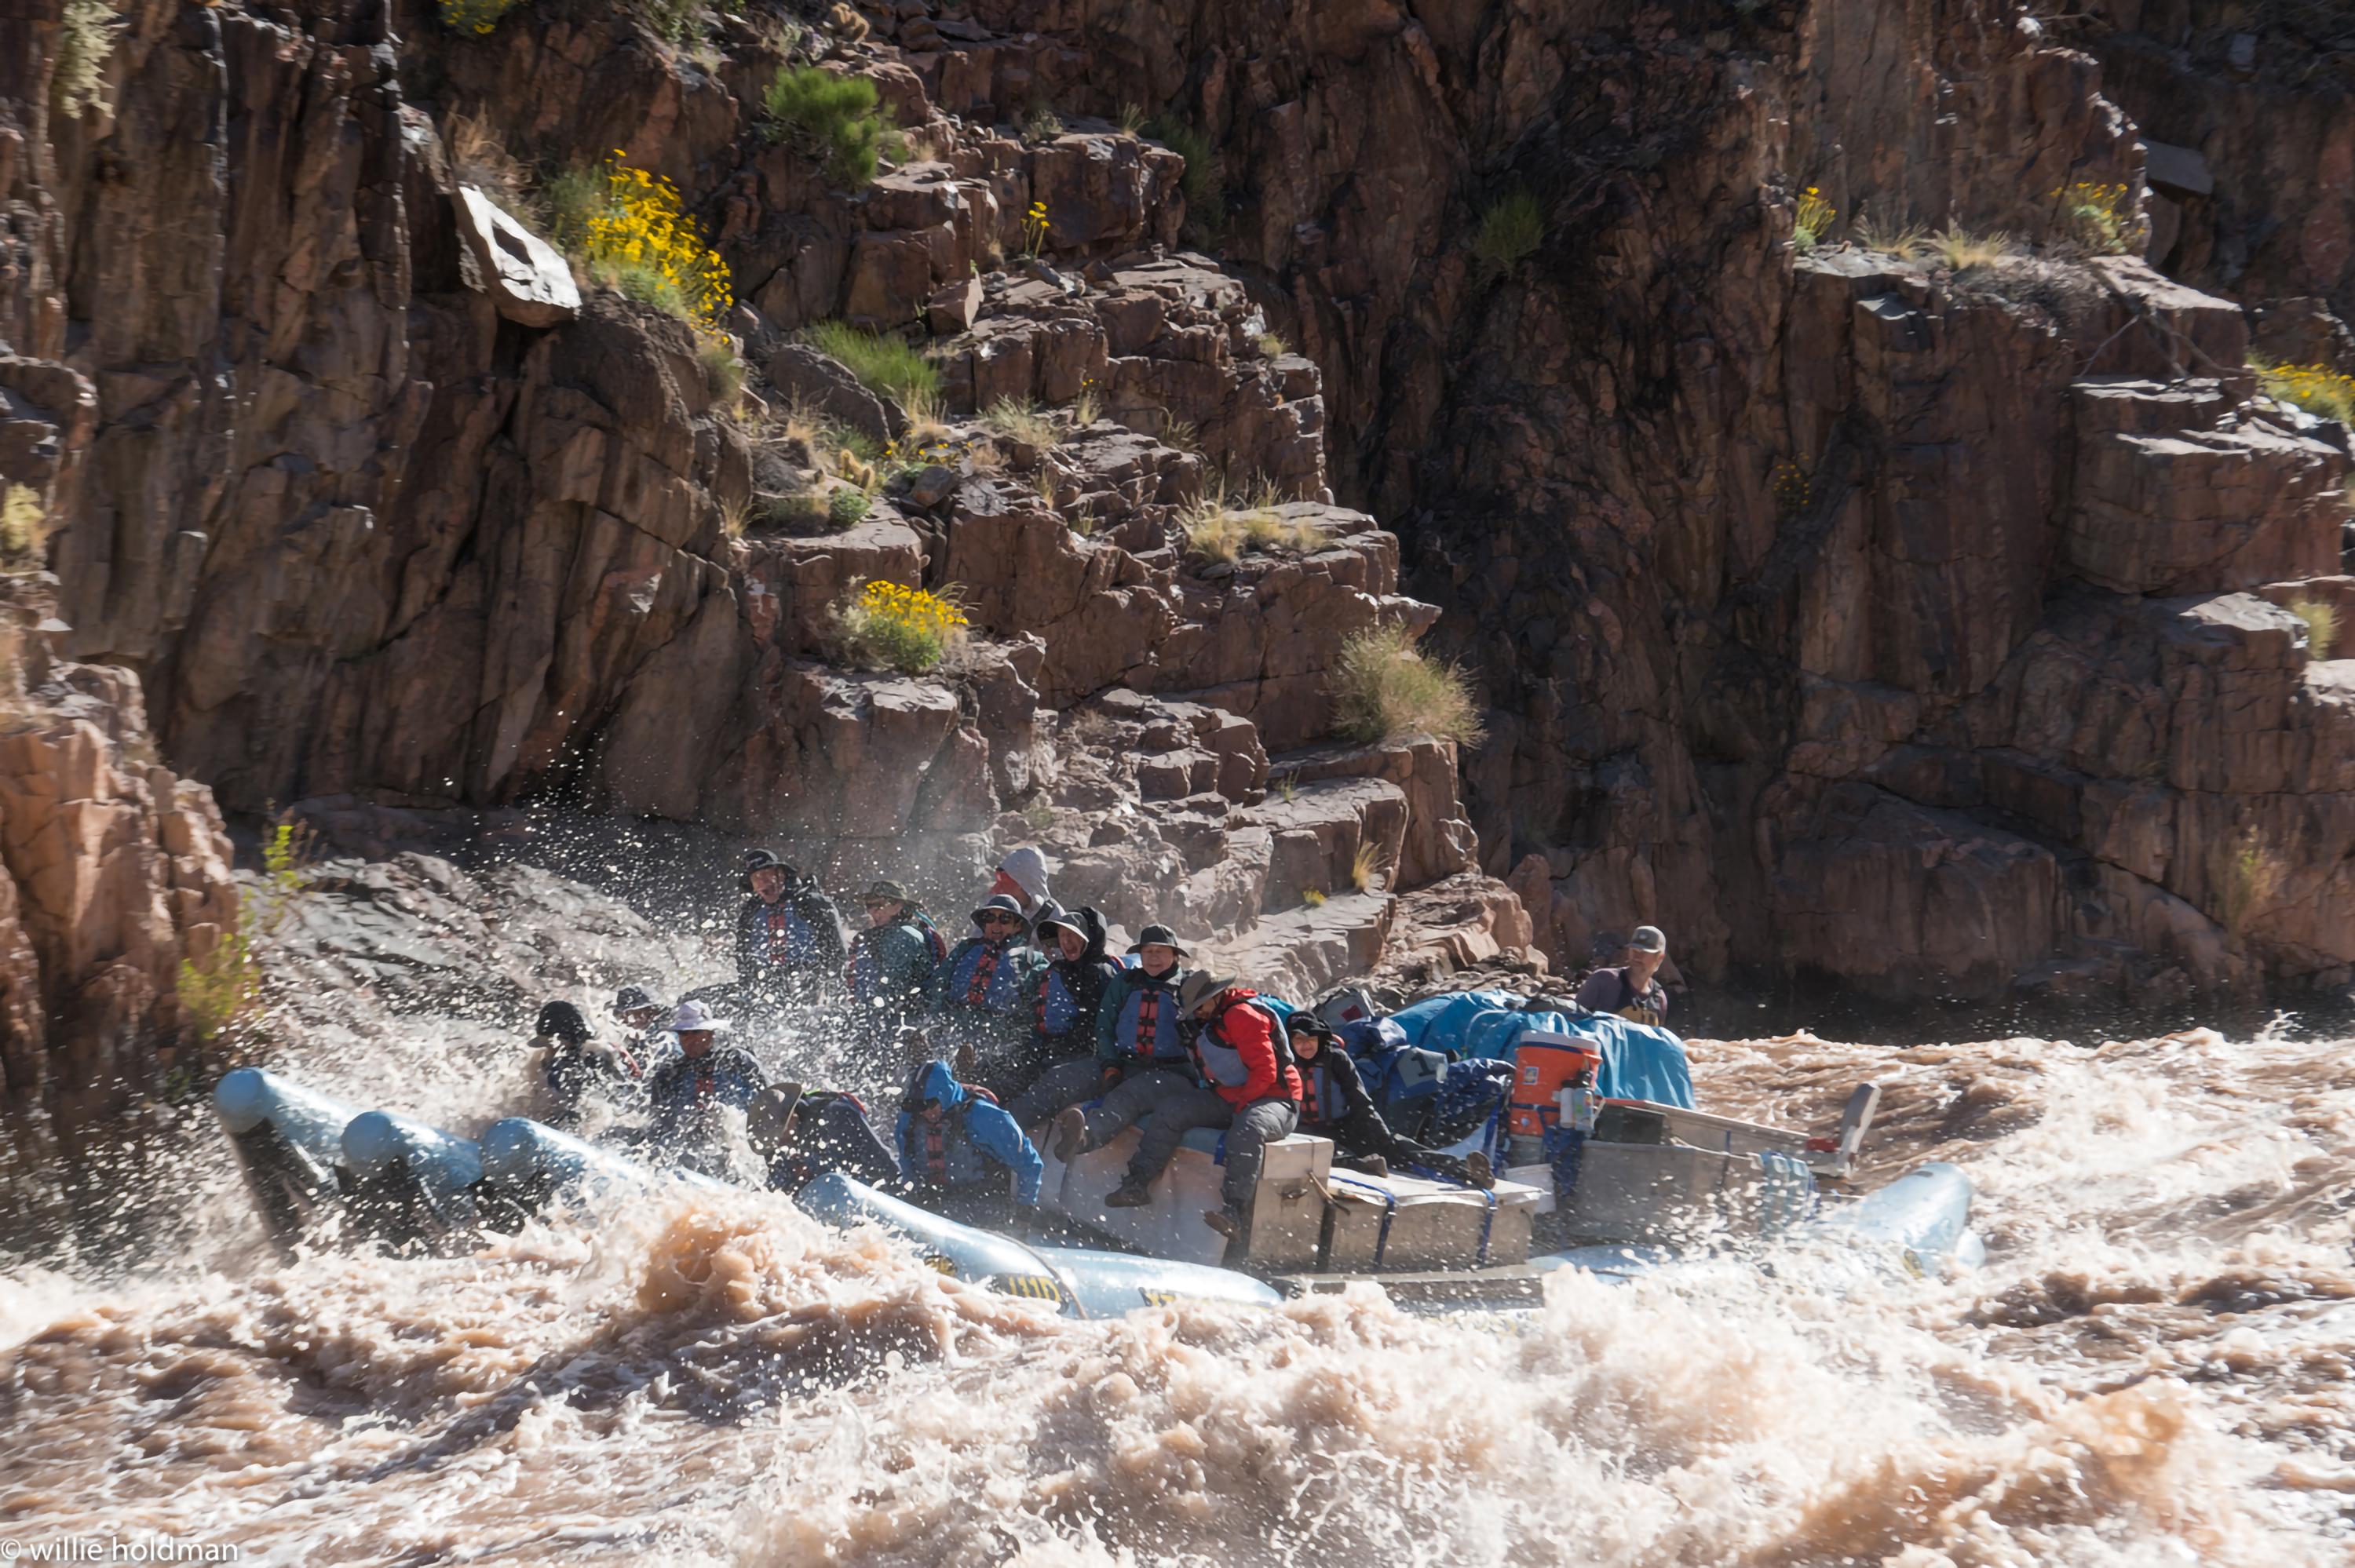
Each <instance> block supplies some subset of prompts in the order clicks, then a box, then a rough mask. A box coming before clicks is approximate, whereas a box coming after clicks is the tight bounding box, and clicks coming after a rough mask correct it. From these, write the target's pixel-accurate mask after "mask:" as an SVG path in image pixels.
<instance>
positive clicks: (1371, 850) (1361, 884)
mask: <svg viewBox="0 0 2355 1568" xmlns="http://www.w3.org/2000/svg"><path fill="white" fill-rule="evenodd" d="M1384 869H1385V868H1384V867H1383V865H1382V852H1381V850H1380V847H1379V846H1377V845H1376V844H1375V842H1374V841H1373V840H1371V839H1360V840H1359V842H1358V853H1356V854H1354V855H1351V856H1350V857H1349V885H1350V886H1352V887H1354V888H1356V889H1357V890H1358V891H1359V892H1360V893H1370V892H1372V891H1373V889H1374V884H1375V883H1377V882H1379V881H1380V880H1381V878H1382V876H1383V874H1384Z"/></svg>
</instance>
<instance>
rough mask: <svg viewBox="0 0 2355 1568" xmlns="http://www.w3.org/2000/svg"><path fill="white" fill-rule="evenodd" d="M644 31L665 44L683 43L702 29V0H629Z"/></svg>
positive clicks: (697, 34)
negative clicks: (641, 22) (642, 23)
mask: <svg viewBox="0 0 2355 1568" xmlns="http://www.w3.org/2000/svg"><path fill="white" fill-rule="evenodd" d="M631 7H632V9H634V10H635V11H636V12H637V14H638V16H639V19H640V20H642V21H644V22H645V25H646V31H648V32H650V33H652V34H653V35H654V36H655V37H657V38H660V39H662V40H663V42H665V43H666V44H684V43H686V42H687V41H688V40H689V39H690V38H692V37H698V36H699V35H700V34H701V33H702V31H703V0H631Z"/></svg>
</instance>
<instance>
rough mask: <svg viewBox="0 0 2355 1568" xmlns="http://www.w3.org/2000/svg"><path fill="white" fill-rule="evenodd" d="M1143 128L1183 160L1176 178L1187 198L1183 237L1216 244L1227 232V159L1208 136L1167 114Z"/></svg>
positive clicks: (1207, 244) (1200, 242)
mask: <svg viewBox="0 0 2355 1568" xmlns="http://www.w3.org/2000/svg"><path fill="white" fill-rule="evenodd" d="M1145 130H1146V134H1147V135H1149V136H1151V137H1152V138H1153V139H1154V140H1155V141H1156V142H1158V143H1161V144H1162V145H1163V146H1165V147H1167V148H1168V149H1169V150H1170V151H1171V152H1173V153H1175V154H1177V155H1178V156H1179V157H1181V158H1183V159H1185V160H1186V172H1185V173H1184V174H1183V175H1179V176H1178V179H1177V188H1178V190H1179V191H1180V192H1181V193H1182V194H1183V195H1184V196H1185V197H1186V237H1187V238H1189V239H1191V240H1193V241H1194V243H1196V244H1198V245H1204V246H1211V245H1216V244H1217V243H1218V242H1219V241H1220V239H1222V238H1225V236H1226V232H1227V164H1226V160H1225V159H1223V158H1221V157H1220V156H1219V154H1218V151H1217V150H1216V149H1215V148H1213V147H1212V146H1211V145H1210V139H1209V137H1207V136H1205V135H1203V134H1202V133H1201V132H1199V131H1197V130H1195V129H1194V128H1193V127H1192V126H1190V125H1188V124H1186V123H1185V122H1183V121H1180V120H1177V119H1173V118H1171V117H1170V116H1168V115H1166V114H1165V115H1162V116H1161V117H1159V118H1158V119H1156V120H1154V121H1152V122H1149V123H1148V124H1147V125H1146V128H1145Z"/></svg>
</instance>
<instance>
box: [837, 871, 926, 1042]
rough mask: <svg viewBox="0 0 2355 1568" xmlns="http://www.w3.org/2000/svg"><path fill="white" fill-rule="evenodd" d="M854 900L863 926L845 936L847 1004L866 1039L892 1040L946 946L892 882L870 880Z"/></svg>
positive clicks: (916, 1003) (914, 1008) (914, 1007)
mask: <svg viewBox="0 0 2355 1568" xmlns="http://www.w3.org/2000/svg"><path fill="white" fill-rule="evenodd" d="M859 903H860V904H861V905H862V906H865V908H866V910H867V929H865V930H863V931H861V932H859V933H858V936H856V937H854V938H851V941H850V965H849V970H848V978H849V980H850V1000H851V1003H852V1006H853V1007H854V1008H855V1009H856V1010H857V1014H858V1028H859V1030H860V1032H861V1033H863V1034H865V1035H866V1036H867V1038H868V1039H869V1040H872V1041H877V1042H886V1041H890V1040H895V1039H897V1038H898V1037H899V1033H900V1028H901V1026H902V1025H904V1024H905V1023H906V1022H908V1019H909V1017H910V1016H911V1014H913V1013H915V1012H918V1011H920V1010H921V1009H922V1006H923V1001H924V992H925V991H926V989H927V988H928V987H930V986H931V985H932V971H933V970H935V969H939V968H940V966H941V960H942V959H944V958H946V957H947V956H948V950H949V945H948V943H947V941H946V940H944V939H943V938H942V936H941V934H940V931H939V930H938V929H937V928H936V927H934V926H933V925H932V920H931V918H930V916H926V915H925V913H924V911H923V910H922V907H920V906H918V905H917V903H916V901H915V899H914V898H912V897H911V896H910V895H909V893H908V890H907V889H906V888H905V887H902V886H900V884H898V883H896V882H890V881H884V882H878V883H876V884H875V885H873V886H871V887H869V888H868V890H867V892H866V894H865V895H863V896H862V897H861V898H860V899H859Z"/></svg>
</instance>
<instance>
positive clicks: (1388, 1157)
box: [1286, 1012, 1497, 1188]
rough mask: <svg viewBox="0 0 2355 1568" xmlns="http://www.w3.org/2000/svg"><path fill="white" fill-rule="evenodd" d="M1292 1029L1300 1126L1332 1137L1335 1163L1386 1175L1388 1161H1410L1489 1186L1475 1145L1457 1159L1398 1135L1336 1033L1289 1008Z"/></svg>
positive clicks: (1490, 1176)
mask: <svg viewBox="0 0 2355 1568" xmlns="http://www.w3.org/2000/svg"><path fill="white" fill-rule="evenodd" d="M1286 1024H1287V1027H1288V1028H1289V1029H1290V1031H1291V1033H1292V1054H1293V1056H1294V1057H1295V1059H1296V1060H1297V1061H1298V1062H1299V1064H1300V1079H1301V1088H1302V1091H1303V1093H1302V1097H1301V1119H1300V1130H1301V1131H1303V1132H1305V1133H1308V1134H1311V1135H1312V1136H1314V1137H1317V1138H1329V1139H1332V1140H1333V1149H1334V1153H1335V1156H1336V1158H1335V1160H1334V1161H1333V1163H1334V1164H1336V1165H1344V1166H1348V1167H1349V1168H1350V1169H1352V1170H1357V1171H1364V1172H1365V1173H1366V1174H1368V1175H1369V1176H1387V1175H1389V1174H1390V1171H1391V1166H1392V1165H1414V1166H1420V1167H1422V1168H1423V1170H1426V1171H1431V1172H1432V1173H1433V1175H1436V1176H1438V1177H1439V1178H1440V1179H1441V1180H1443V1181H1457V1182H1461V1183H1462V1184H1463V1185H1465V1186H1466V1187H1482V1188H1488V1187H1494V1186H1495V1185H1496V1184H1497V1176H1496V1172H1495V1171H1492V1170H1491V1169H1490V1168H1489V1165H1488V1157H1487V1155H1486V1154H1483V1153H1481V1152H1479V1151H1478V1150H1475V1151H1473V1152H1472V1153H1471V1154H1469V1155H1466V1156H1465V1158H1463V1159H1461V1160H1458V1159H1457V1158H1456V1157H1455V1156H1454V1155H1452V1154H1442V1153H1441V1152H1439V1150H1435V1149H1426V1148H1424V1147H1423V1145H1421V1144H1419V1143H1415V1142H1412V1141H1411V1140H1410V1139H1404V1138H1401V1137H1400V1136H1399V1135H1398V1134H1397V1133H1395V1132H1393V1131H1391V1127H1390V1124H1389V1123H1388V1122H1386V1121H1384V1120H1383V1119H1382V1113H1381V1112H1380V1111H1379V1110H1377V1109H1375V1108H1374V1100H1373V1097H1372V1096H1371V1095H1369V1094H1368V1093H1366V1085H1365V1081H1364V1080H1363V1079H1361V1078H1360V1077H1359V1076H1358V1065H1357V1063H1355V1062H1353V1061H1351V1060H1350V1059H1349V1053H1348V1051H1346V1050H1344V1049H1343V1048H1342V1045H1341V1040H1340V1036H1339V1035H1338V1034H1337V1033H1334V1031H1333V1029H1332V1028H1331V1027H1330V1026H1329V1025H1327V1023H1325V1022H1323V1021H1322V1020H1320V1019H1318V1018H1317V1017H1316V1016H1315V1015H1314V1014H1312V1013H1306V1012H1295V1013H1294V1014H1293V1015H1292V1017H1291V1018H1290V1019H1288V1020H1286Z"/></svg>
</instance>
